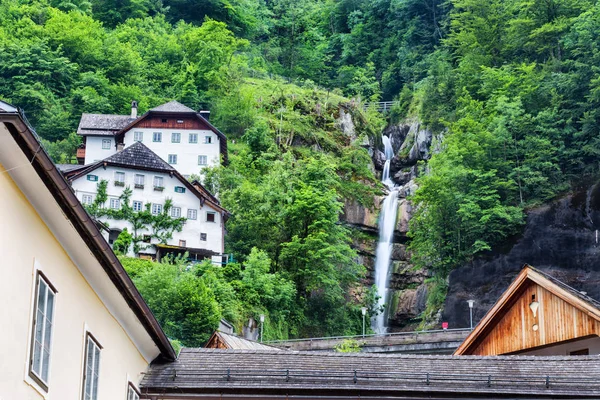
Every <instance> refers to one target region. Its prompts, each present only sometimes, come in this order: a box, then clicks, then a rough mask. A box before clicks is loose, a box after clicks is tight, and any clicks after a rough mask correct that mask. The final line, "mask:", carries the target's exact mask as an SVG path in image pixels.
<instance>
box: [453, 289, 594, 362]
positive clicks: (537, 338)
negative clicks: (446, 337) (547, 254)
mask: <svg viewBox="0 0 600 400" xmlns="http://www.w3.org/2000/svg"><path fill="white" fill-rule="evenodd" d="M533 294H535V298H536V300H537V301H538V302H539V303H540V305H539V308H538V311H537V316H536V317H535V318H534V317H533V313H532V311H531V309H530V308H529V304H530V303H531V300H532V295H533ZM507 306H508V310H507V311H505V312H504V313H499V316H498V317H497V319H496V321H492V323H491V324H490V326H491V330H490V331H489V332H487V334H484V335H481V339H479V340H478V343H475V344H474V346H472V347H471V348H473V349H474V350H472V351H468V350H467V351H466V352H465V353H464V354H471V355H500V354H506V353H512V352H516V351H520V350H525V349H529V348H532V347H537V346H544V345H548V344H552V343H556V342H561V341H564V340H570V339H575V338H580V337H584V336H588V335H594V334H595V335H598V334H599V333H600V322H599V321H597V320H596V319H594V318H591V317H590V316H588V315H587V314H586V313H584V312H582V311H580V310H579V309H577V308H576V307H574V306H572V305H571V304H569V303H567V302H566V301H564V300H563V299H561V298H560V297H558V296H556V295H554V294H553V293H552V292H550V291H549V290H547V289H545V288H543V287H541V286H539V285H538V284H537V283H534V282H531V281H530V282H529V283H528V284H527V285H525V286H524V287H523V288H522V290H521V293H520V295H519V296H518V297H517V298H516V300H514V302H513V303H512V305H510V304H507ZM534 324H537V325H538V330H537V331H534V330H533V325H534Z"/></svg>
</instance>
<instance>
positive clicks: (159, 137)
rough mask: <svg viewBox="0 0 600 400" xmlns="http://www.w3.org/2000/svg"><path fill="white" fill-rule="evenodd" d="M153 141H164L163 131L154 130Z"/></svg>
mask: <svg viewBox="0 0 600 400" xmlns="http://www.w3.org/2000/svg"><path fill="white" fill-rule="evenodd" d="M152 142H154V143H162V132H152Z"/></svg>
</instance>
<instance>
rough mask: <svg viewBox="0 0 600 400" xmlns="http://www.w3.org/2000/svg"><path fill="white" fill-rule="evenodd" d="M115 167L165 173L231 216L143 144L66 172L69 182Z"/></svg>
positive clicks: (202, 188) (204, 190)
mask: <svg viewBox="0 0 600 400" xmlns="http://www.w3.org/2000/svg"><path fill="white" fill-rule="evenodd" d="M109 165H110V166H114V167H120V168H131V169H137V170H141V171H152V172H164V173H168V174H170V175H173V176H175V177H176V178H177V179H178V180H179V181H180V182H181V183H182V184H183V185H184V186H185V187H186V188H187V189H188V190H189V191H190V192H192V193H193V194H194V195H195V196H196V197H198V199H200V204H202V205H204V203H207V204H208V205H209V206H210V207H211V208H213V209H214V210H216V211H220V212H221V213H222V215H223V217H224V218H225V219H227V218H228V217H229V215H230V213H229V211H227V210H226V209H224V208H223V207H222V206H221V205H220V204H219V202H218V200H216V198H215V197H214V196H213V195H212V194H211V193H210V192H209V191H208V190H207V189H206V188H204V187H203V186H202V185H201V184H200V183H199V182H197V181H195V183H194V184H192V183H190V182H189V181H188V180H187V179H185V177H184V176H183V175H181V174H180V173H179V172H178V171H177V170H176V169H175V168H173V167H172V166H171V165H169V164H168V163H167V162H166V161H164V160H163V159H162V158H160V157H159V156H158V155H157V154H156V153H155V152H153V151H152V150H150V149H149V148H148V147H146V146H145V145H144V144H143V143H142V142H135V143H134V144H132V145H131V146H129V147H126V148H125V149H123V150H121V151H119V152H118V153H115V154H113V155H112V156H109V157H107V158H105V159H104V160H100V161H97V162H95V163H93V164H89V165H86V166H85V168H83V169H77V170H75V171H74V172H72V173H70V172H68V171H67V172H65V176H66V178H67V179H68V181H69V182H73V181H74V180H76V179H78V178H80V177H82V176H84V175H87V174H89V173H90V172H92V171H94V170H96V169H98V168H100V167H104V166H109Z"/></svg>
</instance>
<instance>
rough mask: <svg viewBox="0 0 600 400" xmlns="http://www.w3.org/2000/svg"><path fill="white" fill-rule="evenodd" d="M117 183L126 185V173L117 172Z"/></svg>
mask: <svg viewBox="0 0 600 400" xmlns="http://www.w3.org/2000/svg"><path fill="white" fill-rule="evenodd" d="M120 178H122V179H120ZM115 182H120V183H125V172H123V171H115Z"/></svg>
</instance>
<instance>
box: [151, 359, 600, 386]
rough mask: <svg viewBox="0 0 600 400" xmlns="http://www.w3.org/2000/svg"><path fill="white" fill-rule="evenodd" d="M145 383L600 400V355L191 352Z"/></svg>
mask: <svg viewBox="0 0 600 400" xmlns="http://www.w3.org/2000/svg"><path fill="white" fill-rule="evenodd" d="M546 379H548V381H546ZM546 382H548V385H547V384H546ZM141 386H142V391H143V392H144V393H150V394H152V393H169V392H173V393H178V394H182V393H193V392H198V391H202V392H203V393H215V394H219V393H237V394H248V393H252V394H254V395H256V394H261V393H263V394H264V393H270V394H273V393H283V394H289V395H293V394H307V393H308V394H319V393H321V394H323V393H325V392H327V393H329V394H331V393H334V394H336V395H344V396H349V395H353V396H355V397H357V395H359V394H361V395H364V396H365V397H367V395H369V393H378V394H381V393H385V394H387V395H389V396H398V395H400V394H404V395H410V394H413V395H414V394H420V396H419V397H421V396H424V397H427V393H435V394H437V396H438V397H436V398H446V397H456V395H457V394H469V395H474V394H476V395H477V396H479V398H481V397H482V396H483V397H485V398H490V395H493V394H502V395H503V396H506V395H508V396H509V397H513V398H514V396H515V395H525V396H527V397H529V396H532V395H534V396H539V395H541V396H544V398H546V396H550V397H551V396H558V397H564V396H566V397H571V396H572V397H577V396H580V397H584V398H591V397H593V398H598V397H600V356H561V357H540V356H497V357H478V356H443V355H431V356H425V355H398V354H373V353H352V354H342V353H317V352H298V351H266V350H220V349H190V348H184V349H182V351H181V353H180V355H179V357H178V359H177V361H174V362H169V363H153V364H152V365H151V367H150V369H149V371H148V372H147V373H146V374H145V375H144V378H143V380H142V383H141ZM424 394H425V395H424ZM440 394H441V395H440ZM474 397H475V396H474ZM492 397H493V396H492ZM462 398H464V397H462ZM494 398H496V397H494Z"/></svg>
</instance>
